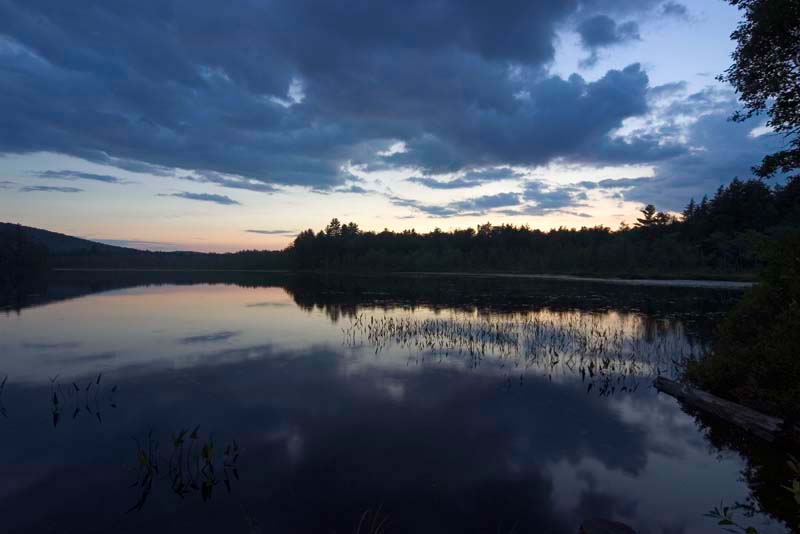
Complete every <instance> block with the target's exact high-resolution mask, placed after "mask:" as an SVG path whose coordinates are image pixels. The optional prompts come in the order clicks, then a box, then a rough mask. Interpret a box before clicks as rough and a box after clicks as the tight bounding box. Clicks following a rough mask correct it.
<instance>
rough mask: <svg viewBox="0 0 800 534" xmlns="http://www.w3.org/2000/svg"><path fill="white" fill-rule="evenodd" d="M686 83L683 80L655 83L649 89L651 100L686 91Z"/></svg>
mask: <svg viewBox="0 0 800 534" xmlns="http://www.w3.org/2000/svg"><path fill="white" fill-rule="evenodd" d="M686 87H687V84H686V82H684V81H680V82H669V83H664V84H661V85H656V86H655V87H653V88H651V89H650V91H649V96H650V98H651V99H653V100H660V99H663V98H668V97H671V96H675V95H679V94H681V93H684V92H686Z"/></svg>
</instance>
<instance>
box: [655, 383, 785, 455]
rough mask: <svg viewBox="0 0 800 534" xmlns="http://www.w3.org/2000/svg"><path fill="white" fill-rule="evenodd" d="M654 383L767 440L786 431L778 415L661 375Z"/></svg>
mask: <svg viewBox="0 0 800 534" xmlns="http://www.w3.org/2000/svg"><path fill="white" fill-rule="evenodd" d="M654 385H655V387H656V389H657V390H659V391H663V392H664V393H667V394H668V395H671V396H673V397H675V398H676V399H678V400H679V401H682V402H684V403H686V404H688V405H689V406H692V407H694V408H698V409H700V410H703V411H705V412H708V413H710V414H713V415H716V416H717V417H719V418H720V419H723V420H725V421H727V422H729V423H731V424H733V425H735V426H737V427H739V428H741V429H742V430H745V431H746V432H749V433H750V434H753V435H754V436H757V437H759V438H761V439H763V440H766V441H768V442H770V443H771V442H774V441H776V440H777V439H779V438H781V437H782V436H784V435H785V434H786V432H785V430H784V428H783V420H782V419H780V418H778V417H772V416H769V415H764V414H762V413H760V412H757V411H755V410H752V409H750V408H748V407H746V406H742V405H741V404H736V403H735V402H731V401H727V400H725V399H721V398H719V397H716V396H714V395H712V394H710V393H706V392H705V391H702V390H700V389H696V388H693V387H691V386H689V385H687V384H682V383H680V382H675V381H674V380H669V379H668V378H664V377H663V376H659V377H658V378H656V380H655V383H654Z"/></svg>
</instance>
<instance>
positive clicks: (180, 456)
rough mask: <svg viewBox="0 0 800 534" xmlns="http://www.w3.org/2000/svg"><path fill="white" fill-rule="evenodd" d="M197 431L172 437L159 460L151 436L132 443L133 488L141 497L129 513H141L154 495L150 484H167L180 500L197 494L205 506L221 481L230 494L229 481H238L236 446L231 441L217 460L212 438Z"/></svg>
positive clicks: (155, 442) (237, 448)
mask: <svg viewBox="0 0 800 534" xmlns="http://www.w3.org/2000/svg"><path fill="white" fill-rule="evenodd" d="M199 430H200V426H199V425H198V426H196V427H194V430H192V431H189V429H188V428H187V429H184V430H181V431H179V432H177V433H175V434H173V435H172V437H171V439H170V440H169V447H170V451H169V454H168V455H167V456H166V457H162V456H161V454H160V451H159V442H158V440H156V439H155V438H154V437H153V433H152V432H148V433H147V436H146V437H145V438H143V439H138V438H137V439H136V440H135V441H136V462H137V478H136V482H134V483H133V485H132V486H133V487H137V488H139V489H140V491H141V494H140V495H139V498H138V500H137V501H136V503H135V504H134V505H133V506H132V507H131V508H129V509H128V511H129V512H134V511H136V512H140V511H142V509H143V508H144V506H145V504H146V503H147V501H148V499H149V498H150V495H151V494H152V493H153V484H154V483H155V482H159V481H163V482H164V483H166V484H168V485H169V489H170V490H171V491H172V493H174V494H175V495H177V496H178V497H180V498H181V499H183V498H184V497H187V496H190V495H192V494H199V495H200V496H201V497H202V499H203V501H204V502H207V501H209V500H210V499H211V497H212V496H213V492H214V488H215V487H216V486H217V485H218V484H219V483H220V481H221V482H222V483H224V486H225V489H226V490H227V491H228V493H229V494H230V492H231V479H232V478H234V479H236V480H239V469H238V462H239V444H238V443H237V441H236V440H233V441H232V442H230V443H228V444H227V445H225V448H224V449H223V452H222V458H221V459H220V458H219V454H218V452H217V451H216V449H215V446H214V437H213V436H211V435H209V436H208V437H205V438H204V437H201V435H200V434H199ZM220 476H221V479H220V478H219V477H220Z"/></svg>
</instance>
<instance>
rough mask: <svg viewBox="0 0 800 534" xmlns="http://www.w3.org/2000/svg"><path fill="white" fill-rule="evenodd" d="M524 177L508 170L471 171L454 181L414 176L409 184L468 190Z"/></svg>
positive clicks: (409, 180)
mask: <svg viewBox="0 0 800 534" xmlns="http://www.w3.org/2000/svg"><path fill="white" fill-rule="evenodd" d="M522 176H523V174H522V173H519V172H517V171H514V170H512V169H507V168H497V169H481V170H471V171H468V172H466V173H465V174H464V175H463V176H460V177H458V178H455V179H452V180H440V179H437V178H433V177H430V176H412V177H410V178H406V181H407V182H412V183H415V184H419V185H422V186H425V187H428V188H430V189H467V188H471V187H478V186H480V185H483V184H485V183H489V182H496V181H501V180H513V179H518V178H521V177H522Z"/></svg>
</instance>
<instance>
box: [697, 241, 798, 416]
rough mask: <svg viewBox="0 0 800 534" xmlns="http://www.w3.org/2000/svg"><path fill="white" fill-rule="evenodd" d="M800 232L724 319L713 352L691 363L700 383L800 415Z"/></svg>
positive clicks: (782, 245) (773, 255)
mask: <svg viewBox="0 0 800 534" xmlns="http://www.w3.org/2000/svg"><path fill="white" fill-rule="evenodd" d="M798 326H800V233H798V232H795V233H790V234H788V235H786V236H785V237H784V238H783V239H781V240H780V241H779V242H778V243H777V244H776V245H775V246H774V247H773V249H772V250H771V252H770V254H769V263H768V265H767V267H766V268H765V269H764V272H763V273H762V275H761V280H760V282H759V283H758V284H757V285H756V286H755V287H753V288H752V289H751V290H750V291H749V292H748V293H747V294H746V295H745V297H744V299H743V300H742V302H741V303H740V304H739V305H738V306H737V307H736V308H735V309H734V310H733V312H732V313H731V314H730V315H729V316H728V317H726V318H725V320H724V321H723V322H722V323H721V325H720V328H719V332H718V335H717V338H716V340H715V341H714V344H713V347H712V351H711V353H710V354H708V355H707V356H706V357H705V358H703V359H701V360H699V361H695V362H692V363H691V364H690V365H689V367H688V369H687V377H688V378H689V380H690V381H692V382H694V383H695V384H697V385H698V386H699V387H701V388H703V389H705V390H707V391H710V392H711V393H714V394H717V395H719V396H722V397H726V398H730V399H733V400H735V401H737V402H741V403H743V404H746V405H749V406H752V407H754V408H756V409H758V410H762V411H766V412H769V413H774V414H778V415H783V416H786V417H790V418H796V417H797V407H798V406H800V328H798Z"/></svg>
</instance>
